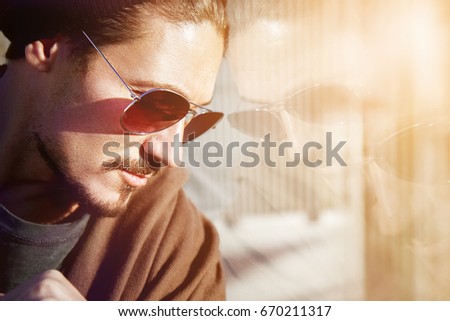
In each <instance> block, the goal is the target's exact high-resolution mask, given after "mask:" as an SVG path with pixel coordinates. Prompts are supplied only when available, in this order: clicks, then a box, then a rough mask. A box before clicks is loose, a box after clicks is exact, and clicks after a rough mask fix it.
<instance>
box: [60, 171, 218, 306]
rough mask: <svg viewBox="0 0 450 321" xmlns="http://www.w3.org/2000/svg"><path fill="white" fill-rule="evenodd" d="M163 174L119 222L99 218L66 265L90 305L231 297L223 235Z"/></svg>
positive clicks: (180, 175)
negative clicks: (225, 274)
mask: <svg viewBox="0 0 450 321" xmlns="http://www.w3.org/2000/svg"><path fill="white" fill-rule="evenodd" d="M186 178H187V174H186V173H185V171H184V170H181V169H167V170H163V171H162V173H161V175H158V177H155V178H153V179H152V181H151V182H149V184H148V185H147V186H146V187H145V188H144V189H142V190H140V191H138V192H137V193H136V194H135V195H133V197H132V199H131V200H130V206H129V208H128V210H127V212H126V213H124V214H123V215H121V216H120V217H117V218H108V217H95V216H93V217H91V220H90V222H89V225H88V227H87V230H86V232H85V233H84V235H83V237H82V239H81V240H80V241H79V242H78V245H77V246H76V247H75V249H74V250H73V251H72V252H71V254H70V255H69V256H68V258H67V259H66V261H65V262H64V265H63V273H64V274H65V275H66V277H67V278H68V279H69V280H70V281H71V282H72V283H73V284H74V285H75V286H76V287H77V288H78V289H79V290H80V292H81V293H82V294H83V295H84V296H85V297H86V298H87V299H88V300H224V299H225V289H224V279H223V274H222V269H221V265H220V256H219V250H218V245H219V244H218V243H219V241H218V236H217V233H216V231H215V229H214V227H213V226H212V224H211V223H210V222H209V221H208V220H206V219H205V218H204V217H203V216H202V215H201V214H200V213H199V212H198V211H197V209H196V208H195V207H194V206H193V205H192V204H191V203H190V201H189V200H188V199H187V198H186V196H185V194H184V192H183V191H182V189H181V188H182V184H183V183H184V182H185V180H186Z"/></svg>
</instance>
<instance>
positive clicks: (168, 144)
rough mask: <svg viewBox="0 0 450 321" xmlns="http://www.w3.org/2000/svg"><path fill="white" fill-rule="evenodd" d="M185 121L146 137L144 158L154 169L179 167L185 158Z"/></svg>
mask: <svg viewBox="0 0 450 321" xmlns="http://www.w3.org/2000/svg"><path fill="white" fill-rule="evenodd" d="M183 131H184V120H181V121H179V122H178V123H176V124H175V125H173V126H171V127H168V128H166V129H164V130H162V131H159V132H157V133H153V134H150V135H148V136H147V137H146V140H145V142H144V144H143V152H144V155H142V157H143V158H144V159H145V160H146V161H147V162H148V163H149V165H151V166H152V167H163V166H169V167H179V166H180V164H181V160H182V158H183V150H182V148H181V147H182V140H183Z"/></svg>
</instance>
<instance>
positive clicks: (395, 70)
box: [227, 1, 448, 102]
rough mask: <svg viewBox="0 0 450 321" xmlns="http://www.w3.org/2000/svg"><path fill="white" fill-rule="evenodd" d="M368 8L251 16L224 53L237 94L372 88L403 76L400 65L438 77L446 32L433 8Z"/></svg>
mask: <svg viewBox="0 0 450 321" xmlns="http://www.w3.org/2000/svg"><path fill="white" fill-rule="evenodd" d="M336 3H337V2H336ZM359 3H361V2H359ZM374 3H375V4H376V2H374ZM374 9H375V10H372V9H371V10H368V9H367V7H364V6H362V5H359V6H358V2H355V1H343V2H339V4H335V5H333V6H330V7H324V8H322V9H321V10H323V11H322V12H320V14H318V15H310V16H304V17H301V16H300V17H298V18H296V19H290V20H289V19H285V20H280V19H278V20H277V19H272V20H270V19H263V20H261V19H260V20H255V21H254V22H253V23H252V24H250V25H249V26H248V27H247V28H245V29H244V30H241V31H240V32H237V33H236V34H235V35H234V37H233V38H232V39H231V41H230V45H229V50H228V52H227V58H228V59H229V61H230V66H231V68H232V71H233V75H234V78H235V80H236V83H237V85H238V88H239V91H240V94H241V96H243V97H244V98H247V99H251V100H258V101H262V102H270V101H274V100H279V99H281V98H283V97H285V96H286V95H287V94H289V93H292V92H293V91H296V90H299V89H301V88H304V87H308V86H310V85H314V84H318V83H321V82H338V83H340V84H344V85H349V86H358V87H359V86H361V87H365V88H367V89H368V91H372V92H373V91H375V92H379V91H380V87H382V86H383V84H385V81H386V79H388V80H392V77H393V76H394V77H398V79H397V80H401V79H402V77H403V79H404V77H405V71H407V70H417V71H422V72H423V71H424V70H427V72H428V73H433V75H430V76H433V78H436V77H438V78H439V77H441V76H442V75H441V74H440V73H441V72H442V71H440V70H439V68H436V66H439V65H441V66H443V65H445V61H444V59H445V54H444V53H445V52H448V50H447V48H446V47H445V46H446V45H445V44H444V43H443V40H445V39H447V38H448V34H447V35H446V34H442V30H443V28H442V24H441V25H440V23H439V22H438V19H436V13H437V11H438V10H437V8H436V7H435V6H433V5H431V4H430V3H425V2H408V3H406V2H402V3H396V4H394V5H386V3H383V4H379V5H378V7H376V6H375V7H374ZM444 42H445V41H444ZM437 61H439V62H437ZM441 70H442V68H441ZM417 81H419V82H423V81H424V79H420V77H417Z"/></svg>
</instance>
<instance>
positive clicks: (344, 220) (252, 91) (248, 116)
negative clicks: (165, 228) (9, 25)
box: [0, 0, 450, 300]
mask: <svg viewBox="0 0 450 321" xmlns="http://www.w3.org/2000/svg"><path fill="white" fill-rule="evenodd" d="M228 7H229V9H228V11H229V17H230V24H231V29H230V43H229V46H228V50H227V53H226V56H225V59H224V62H223V65H222V68H221V71H220V74H219V77H218V79H217V83H216V90H215V97H214V102H213V104H212V105H211V108H212V109H214V110H221V111H224V112H225V113H226V115H227V117H226V119H225V120H224V121H223V122H222V123H221V124H220V125H218V126H217V128H216V129H215V130H213V131H211V132H209V133H208V134H207V135H205V136H202V137H201V139H200V142H201V143H202V145H201V146H203V144H205V143H207V142H210V141H215V142H219V143H220V144H221V145H222V146H223V147H224V149H225V148H226V146H229V145H230V144H232V143H233V144H235V143H238V144H239V145H240V146H242V144H244V143H246V142H256V143H260V142H261V139H263V137H264V135H265V134H270V135H271V138H272V140H273V141H275V142H276V143H277V146H279V144H281V143H283V142H289V143H292V147H291V148H287V149H286V150H285V153H279V152H278V148H274V149H273V150H272V154H271V155H270V156H271V159H272V160H274V161H276V166H274V167H271V166H268V165H267V164H265V163H264V162H262V161H261V162H260V163H259V164H258V165H257V166H253V167H243V166H241V161H243V160H244V161H249V160H248V157H247V156H246V155H242V153H241V152H240V149H239V148H235V149H234V150H233V152H232V153H230V154H229V155H228V156H227V159H228V158H230V156H232V157H231V158H232V159H230V161H229V162H228V164H226V163H225V162H223V163H222V164H221V165H220V166H218V167H215V168H210V167H207V166H206V165H205V164H203V163H202V162H201V165H200V167H191V168H189V171H190V172H191V179H190V181H189V182H188V184H187V185H186V190H187V192H188V194H189V195H190V197H191V198H192V200H193V201H194V203H195V204H196V205H197V206H198V207H199V208H200V209H201V210H202V211H203V212H204V213H205V214H206V215H207V216H208V217H210V218H211V219H212V220H213V221H214V223H215V225H216V226H217V228H218V230H219V233H220V235H221V250H222V256H223V265H224V268H225V272H226V275H227V292H228V299H229V300H447V299H450V273H449V271H450V126H449V124H450V105H449V98H450V90H449V80H450V52H449V49H450V42H449V41H450V28H449V27H450V10H449V9H450V3H448V1H446V0H430V1H415V0H408V1H404V0H394V1H389V2H388V1H378V0H365V1H360V0H333V1H326V0H246V1H242V0H229V5H228ZM3 48H5V47H4V41H2V40H0V50H3ZM327 133H331V137H332V146H333V147H334V146H336V145H337V144H338V143H339V142H340V141H345V142H346V143H345V145H344V146H343V147H342V148H341V149H340V151H339V155H340V156H341V157H342V159H343V160H344V161H345V163H346V166H341V165H340V164H339V163H338V162H337V161H336V160H333V162H331V164H328V165H327V164H326V163H325V161H324V162H323V164H322V165H321V166H318V167H311V166H306V165H305V164H303V163H302V162H300V163H299V164H298V165H296V166H293V167H289V166H287V165H286V163H287V162H292V161H293V160H295V153H300V155H301V156H302V155H303V152H304V150H303V146H305V144H307V143H308V142H317V143H320V144H321V145H322V146H324V148H323V149H320V150H319V149H312V151H313V153H311V154H310V155H309V158H310V160H313V161H314V160H318V159H321V160H325V159H326V154H327V148H325V146H326V145H327V139H326V137H327ZM328 143H330V142H328ZM252 151H254V152H255V153H257V154H258V155H259V156H260V158H261V160H262V159H264V150H263V149H262V148H254V149H253V150H252ZM328 152H329V151H328ZM194 156H195V158H196V159H197V160H202V158H203V157H204V156H205V155H203V154H202V149H201V148H197V149H195V155H194Z"/></svg>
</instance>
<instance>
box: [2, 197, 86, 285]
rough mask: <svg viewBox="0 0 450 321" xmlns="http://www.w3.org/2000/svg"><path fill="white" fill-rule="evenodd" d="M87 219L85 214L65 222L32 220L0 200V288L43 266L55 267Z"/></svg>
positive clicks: (37, 270) (74, 240)
mask: <svg viewBox="0 0 450 321" xmlns="http://www.w3.org/2000/svg"><path fill="white" fill-rule="evenodd" d="M88 220H89V215H87V214H86V215H84V216H82V217H81V218H79V219H78V220H76V221H73V222H69V223H63V224H35V223H31V222H28V221H24V220H22V219H20V218H18V217H16V216H14V215H13V214H12V213H11V212H9V211H8V210H7V209H6V208H5V207H4V206H3V205H1V204H0V292H2V293H6V292H9V291H10V290H12V289H14V288H15V287H16V286H17V285H19V284H21V283H23V282H24V281H26V280H28V279H29V278H31V277H32V276H34V275H36V274H39V273H41V272H44V271H46V270H49V269H59V268H60V266H61V263H62V262H63V260H64V259H65V257H66V256H67V255H68V254H69V252H70V251H71V250H72V249H73V247H74V246H75V244H76V243H77V242H78V240H79V239H80V237H81V235H82V234H83V232H84V230H85V228H86V225H87V223H88Z"/></svg>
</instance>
